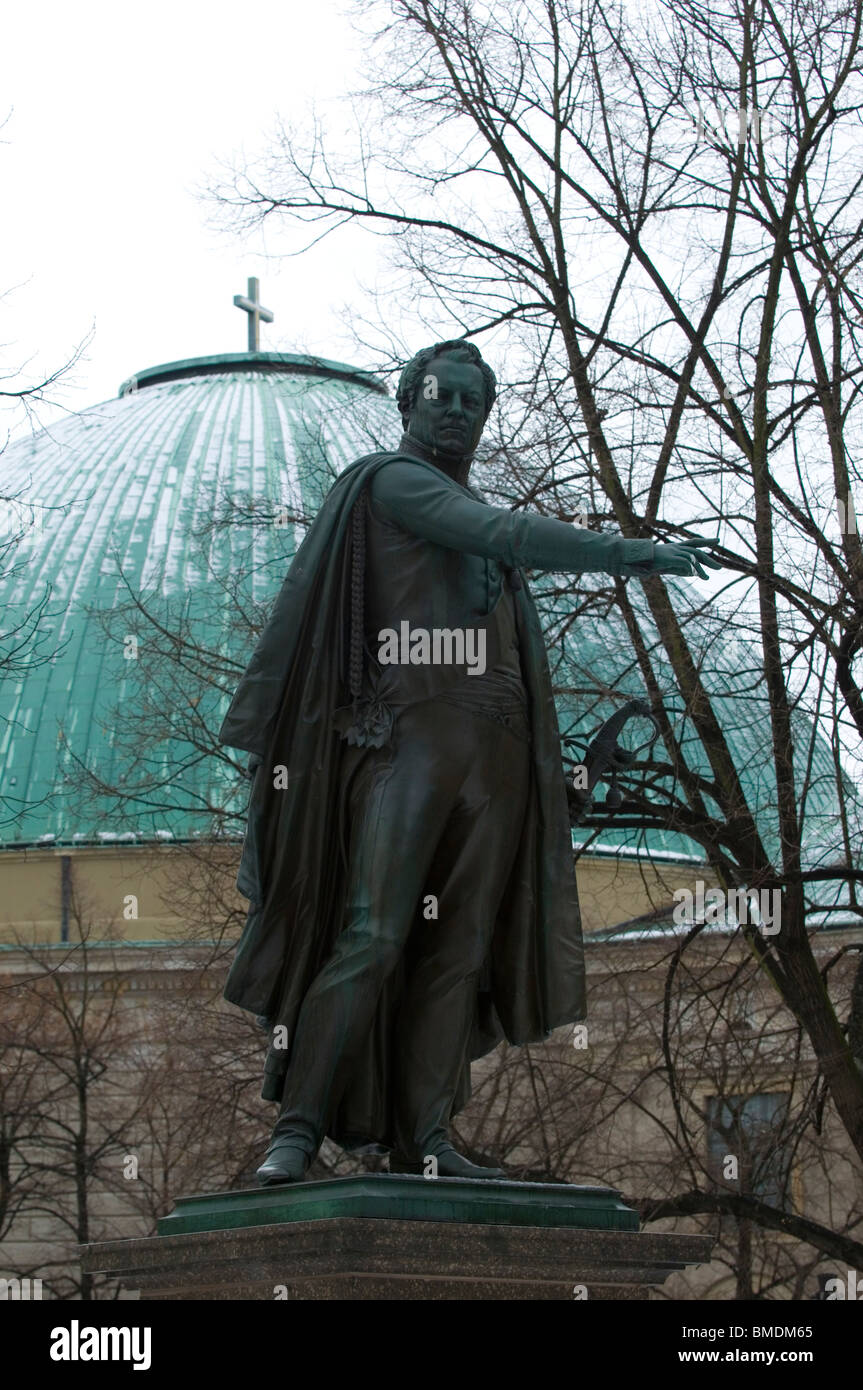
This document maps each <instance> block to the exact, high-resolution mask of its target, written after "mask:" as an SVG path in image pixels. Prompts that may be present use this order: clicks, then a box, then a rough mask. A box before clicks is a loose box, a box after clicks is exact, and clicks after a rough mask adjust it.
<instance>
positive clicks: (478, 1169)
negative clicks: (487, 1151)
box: [390, 1147, 506, 1178]
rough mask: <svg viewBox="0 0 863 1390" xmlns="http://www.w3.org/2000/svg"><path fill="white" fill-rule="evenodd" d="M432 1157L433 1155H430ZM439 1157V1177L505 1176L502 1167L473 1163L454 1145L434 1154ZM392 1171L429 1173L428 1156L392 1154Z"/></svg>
mask: <svg viewBox="0 0 863 1390" xmlns="http://www.w3.org/2000/svg"><path fill="white" fill-rule="evenodd" d="M429 1157H432V1155H429ZM433 1157H434V1158H436V1159H437V1177H439V1178H505V1177H506V1173H505V1172H504V1171H503V1169H502V1168H483V1167H482V1166H481V1164H479V1163H471V1161H470V1159H469V1158H465V1157H464V1155H463V1154H460V1153H457V1152H456V1150H455V1149H454V1148H452V1147H449V1148H446V1149H443V1150H441V1152H440V1153H436V1154H434V1155H433ZM390 1172H391V1173H418V1174H419V1175H420V1177H426V1176H427V1175H429V1174H428V1162H427V1158H425V1157H424V1158H413V1159H412V1158H403V1157H402V1155H401V1154H398V1153H391V1154H390Z"/></svg>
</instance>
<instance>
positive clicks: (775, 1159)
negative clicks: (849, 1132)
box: [707, 1091, 790, 1207]
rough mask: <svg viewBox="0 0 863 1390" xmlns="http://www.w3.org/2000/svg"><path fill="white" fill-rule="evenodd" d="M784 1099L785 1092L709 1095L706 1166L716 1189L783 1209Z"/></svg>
mask: <svg viewBox="0 0 863 1390" xmlns="http://www.w3.org/2000/svg"><path fill="white" fill-rule="evenodd" d="M788 1101H789V1095H788V1092H787V1091H763V1092H760V1093H758V1094H755V1095H749V1096H744V1095H729V1096H708V1098H707V1158H708V1166H709V1169H710V1173H711V1175H712V1176H713V1177H714V1178H715V1179H716V1181H717V1182H718V1183H719V1184H720V1185H721V1186H726V1185H728V1186H731V1187H733V1188H735V1190H736V1191H738V1192H742V1193H745V1194H746V1195H747V1196H749V1197H757V1198H759V1200H760V1201H762V1202H767V1203H769V1205H770V1206H774V1207H781V1206H783V1205H784V1197H785V1191H786V1187H787V1184H788V1176H789V1164H790V1158H789V1155H788V1154H787V1150H786V1144H785V1136H784V1133H783V1131H784V1126H785V1121H786V1118H787V1115H788ZM729 1160H734V1162H730V1161H729Z"/></svg>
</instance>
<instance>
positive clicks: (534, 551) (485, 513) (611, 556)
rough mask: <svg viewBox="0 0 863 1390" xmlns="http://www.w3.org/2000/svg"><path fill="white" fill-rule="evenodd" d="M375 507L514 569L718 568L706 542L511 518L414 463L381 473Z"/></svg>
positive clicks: (629, 572)
mask: <svg viewBox="0 0 863 1390" xmlns="http://www.w3.org/2000/svg"><path fill="white" fill-rule="evenodd" d="M371 493H372V500H373V502H374V504H375V507H376V509H377V510H378V511H379V513H380V514H381V515H383V516H384V517H386V518H387V520H389V521H392V522H394V523H395V524H396V525H397V526H401V527H402V529H403V530H405V531H409V532H410V533H411V534H412V535H415V536H422V538H423V539H424V540H427V541H432V542H433V543H434V544H435V545H442V546H445V547H446V548H447V549H448V550H466V551H469V552H470V553H471V554H473V555H482V556H484V557H485V558H486V559H488V560H498V561H500V562H501V563H502V564H505V565H509V566H510V567H512V568H526V569H539V570H564V571H568V572H571V573H579V574H588V573H602V574H615V575H622V576H624V577H627V576H633V577H637V576H639V575H640V576H645V575H648V574H693V573H696V572H697V573H699V574H701V575H702V577H705V578H706V575H705V573H704V570H703V569H702V566H704V565H707V566H709V567H710V568H711V569H719V568H720V565H719V564H718V562H717V561H715V560H712V559H710V558H709V557H707V556H705V555H703V554H701V553H699V551H698V549H697V547H698V546H705V545H708V544H709V542H707V541H698V542H691V543H688V544H686V545H657V544H655V543H654V542H653V541H647V540H627V539H626V538H625V537H624V536H614V535H609V534H605V533H602V532H599V531H587V530H585V529H584V528H582V527H579V526H571V525H569V523H568V522H565V521H556V520H555V519H554V518H553V517H547V516H539V515H537V513H535V512H511V511H508V510H507V509H506V508H505V507H490V506H487V505H486V504H485V503H484V502H478V501H476V500H475V499H474V498H472V497H469V496H467V495H466V494H465V492H464V491H463V490H462V489H461V488H460V487H458V485H457V484H456V483H453V482H452V481H451V480H450V479H449V478H447V476H446V474H444V473H438V472H437V471H435V472H434V473H433V472H432V470H431V469H430V468H423V467H421V466H419V467H418V466H416V465H415V464H413V463H401V462H396V463H390V464H387V465H386V466H385V467H383V468H379V469H378V471H377V472H376V474H375V476H374V480H373V482H372V487H371Z"/></svg>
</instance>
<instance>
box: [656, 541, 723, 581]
mask: <svg viewBox="0 0 863 1390" xmlns="http://www.w3.org/2000/svg"><path fill="white" fill-rule="evenodd" d="M714 544H715V542H714V541H680V542H679V543H675V544H673V545H655V546H654V548H653V573H654V574H697V575H698V576H699V577H700V578H701V579H707V578H708V577H709V576H708V574H707V570H706V569H704V568H703V566H705V565H706V566H707V568H708V569H712V570H721V569H722V565H721V564H720V562H719V560H716V559H714V558H713V556H712V555H705V554H703V553H702V549H701V547H703V546H710V545H714Z"/></svg>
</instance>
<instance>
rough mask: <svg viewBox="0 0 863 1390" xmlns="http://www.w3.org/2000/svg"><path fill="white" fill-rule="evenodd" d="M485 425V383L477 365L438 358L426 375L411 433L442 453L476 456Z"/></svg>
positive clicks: (409, 425)
mask: <svg viewBox="0 0 863 1390" xmlns="http://www.w3.org/2000/svg"><path fill="white" fill-rule="evenodd" d="M484 425H485V382H484V381H483V375H482V372H481V371H480V369H479V367H477V366H475V364H474V363H473V362H460V361H459V360H458V359H457V358H453V357H434V358H432V360H431V362H429V364H428V366H427V367H426V370H425V372H424V374H423V378H422V381H421V383H420V387H419V390H418V391H417V398H416V402H415V404H414V407H413V410H412V411H411V413H410V418H409V420H408V433H409V434H411V435H413V437H414V439H417V440H419V442H420V443H421V444H426V445H427V446H428V447H429V448H432V449H439V450H440V451H441V453H444V454H453V455H456V456H458V455H462V454H472V453H473V451H474V449H475V448H476V446H477V444H478V443H479V441H480V436H481V434H482V431H483V426H484Z"/></svg>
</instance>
